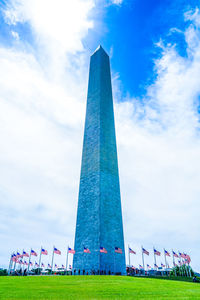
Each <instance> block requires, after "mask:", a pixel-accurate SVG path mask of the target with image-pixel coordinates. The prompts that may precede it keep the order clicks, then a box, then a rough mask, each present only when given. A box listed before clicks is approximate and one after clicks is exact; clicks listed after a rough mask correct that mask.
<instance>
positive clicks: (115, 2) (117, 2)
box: [110, 0, 123, 5]
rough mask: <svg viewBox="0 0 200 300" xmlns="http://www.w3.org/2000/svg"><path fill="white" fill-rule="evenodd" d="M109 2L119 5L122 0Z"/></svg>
mask: <svg viewBox="0 0 200 300" xmlns="http://www.w3.org/2000/svg"><path fill="white" fill-rule="evenodd" d="M110 2H111V3H112V4H115V5H121V4H122V2H123V0H110Z"/></svg>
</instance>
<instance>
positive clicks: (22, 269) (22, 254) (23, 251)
mask: <svg viewBox="0 0 200 300" xmlns="http://www.w3.org/2000/svg"><path fill="white" fill-rule="evenodd" d="M23 253H24V249H23V250H22V276H23V275H24V274H23V273H24V264H23V262H24V255H23Z"/></svg>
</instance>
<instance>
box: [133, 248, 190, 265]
mask: <svg viewBox="0 0 200 300" xmlns="http://www.w3.org/2000/svg"><path fill="white" fill-rule="evenodd" d="M132 251H133V250H132V249H131V248H129V252H130V253H133V252H132ZM142 252H143V253H144V254H146V255H149V251H147V250H146V249H144V248H143V247H142ZM153 253H154V255H157V256H161V252H160V251H158V250H156V249H155V248H153ZM164 255H165V256H169V257H170V256H171V254H170V253H169V252H168V251H167V250H166V249H164ZM172 256H173V257H177V258H183V259H185V260H186V262H187V263H190V262H191V258H190V256H189V255H188V254H186V253H184V252H183V253H181V252H179V253H178V254H177V253H176V252H174V251H173V250H172Z"/></svg>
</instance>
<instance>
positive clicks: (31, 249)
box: [28, 248, 32, 273]
mask: <svg viewBox="0 0 200 300" xmlns="http://www.w3.org/2000/svg"><path fill="white" fill-rule="evenodd" d="M31 250H32V248H31ZM31 250H30V255H29V261H28V273H29V268H30V261H31Z"/></svg>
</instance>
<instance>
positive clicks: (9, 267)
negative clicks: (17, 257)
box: [8, 254, 13, 275]
mask: <svg viewBox="0 0 200 300" xmlns="http://www.w3.org/2000/svg"><path fill="white" fill-rule="evenodd" d="M12 255H13V254H11V255H10V262H9V266H8V275H10V269H11V264H12Z"/></svg>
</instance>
